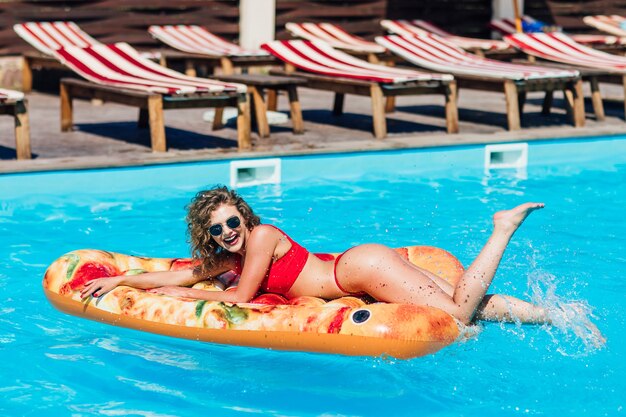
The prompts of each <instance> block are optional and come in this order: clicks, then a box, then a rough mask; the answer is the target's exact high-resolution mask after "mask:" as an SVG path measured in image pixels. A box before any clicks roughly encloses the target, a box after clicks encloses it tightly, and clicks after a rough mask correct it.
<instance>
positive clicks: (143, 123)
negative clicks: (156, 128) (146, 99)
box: [137, 107, 150, 129]
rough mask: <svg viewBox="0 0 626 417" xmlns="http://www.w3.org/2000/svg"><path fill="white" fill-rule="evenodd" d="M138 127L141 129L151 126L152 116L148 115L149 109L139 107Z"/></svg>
mask: <svg viewBox="0 0 626 417" xmlns="http://www.w3.org/2000/svg"><path fill="white" fill-rule="evenodd" d="M137 127H138V128H139V129H147V128H148V127H150V117H149V116H148V109H144V108H142V107H140V108H139V119H138V120H137Z"/></svg>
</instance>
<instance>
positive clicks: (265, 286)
mask: <svg viewBox="0 0 626 417" xmlns="http://www.w3.org/2000/svg"><path fill="white" fill-rule="evenodd" d="M269 226H272V225H269ZM272 227H273V228H274V229H276V230H278V231H279V232H281V233H282V234H283V235H284V236H285V237H286V238H287V240H288V241H289V243H291V248H290V249H289V250H288V251H287V253H285V254H284V255H283V256H282V257H280V259H277V260H275V261H273V262H272V263H271V264H270V269H269V271H268V272H267V275H266V276H265V279H264V280H263V282H261V290H262V291H263V292H271V293H275V294H281V295H286V294H287V293H288V292H289V290H290V289H291V287H292V286H293V284H294V282H296V280H297V279H298V276H300V272H302V270H303V269H304V265H305V264H306V261H307V260H308V259H309V251H308V250H306V249H305V248H303V247H302V246H300V245H299V244H298V243H297V242H294V241H293V240H292V239H291V238H290V237H289V236H287V234H286V233H285V232H283V231H282V230H280V229H279V228H278V227H276V226H272ZM241 270H242V268H241V261H240V262H238V264H237V268H236V269H235V272H236V273H238V274H241Z"/></svg>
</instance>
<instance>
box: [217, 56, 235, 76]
mask: <svg viewBox="0 0 626 417" xmlns="http://www.w3.org/2000/svg"><path fill="white" fill-rule="evenodd" d="M220 63H221V64H222V74H224V75H232V74H234V73H235V67H234V66H233V61H231V60H230V58H227V57H225V56H223V57H221V58H220Z"/></svg>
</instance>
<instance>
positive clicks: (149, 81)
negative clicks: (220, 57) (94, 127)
mask: <svg viewBox="0 0 626 417" xmlns="http://www.w3.org/2000/svg"><path fill="white" fill-rule="evenodd" d="M53 54H54V56H55V57H56V58H57V59H58V60H59V61H60V62H61V63H63V64H64V65H66V66H67V67H68V68H70V69H71V70H73V71H74V72H76V73H77V74H79V75H81V76H82V77H83V78H85V79H86V80H88V81H89V82H84V81H79V80H70V79H64V80H62V83H61V130H63V131H67V130H71V128H72V124H73V122H72V105H71V100H72V99H73V98H87V99H91V98H99V99H102V100H105V101H112V102H116V103H121V104H127V105H131V106H135V107H139V108H140V117H139V120H140V122H139V123H140V125H141V126H142V127H146V125H149V127H150V136H151V143H152V149H153V150H154V151H160V152H164V151H166V150H167V146H166V141H165V125H164V120H163V109H168V108H190V107H218V108H221V107H225V106H232V107H236V108H238V111H239V116H238V118H237V130H238V145H239V148H241V149H245V148H249V147H250V137H249V136H250V116H249V109H248V107H247V106H248V102H247V98H246V86H244V85H241V84H232V83H224V82H221V81H216V80H211V79H206V78H194V77H189V76H186V75H184V74H181V73H179V72H176V71H173V70H170V69H168V68H165V67H162V66H161V65H159V64H156V63H154V62H152V61H151V60H149V59H146V58H144V57H142V56H141V55H140V53H139V52H137V51H136V50H135V49H133V48H132V47H131V46H130V45H128V44H126V43H116V44H111V45H105V44H98V45H92V46H88V47H84V48H80V47H77V46H67V47H64V48H60V49H57V50H55V51H54V52H53Z"/></svg>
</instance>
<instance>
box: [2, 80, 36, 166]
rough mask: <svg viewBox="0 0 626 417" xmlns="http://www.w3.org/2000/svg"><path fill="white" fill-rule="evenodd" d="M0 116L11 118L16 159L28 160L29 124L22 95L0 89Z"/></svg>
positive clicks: (18, 92) (17, 92)
mask: <svg viewBox="0 0 626 417" xmlns="http://www.w3.org/2000/svg"><path fill="white" fill-rule="evenodd" d="M0 114H6V115H9V116H13V120H14V122H15V153H16V155H17V159H30V158H31V157H32V155H31V150H30V124H29V121H28V109H27V102H26V99H25V98H24V93H22V92H21V91H15V90H7V89H4V88H0Z"/></svg>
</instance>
